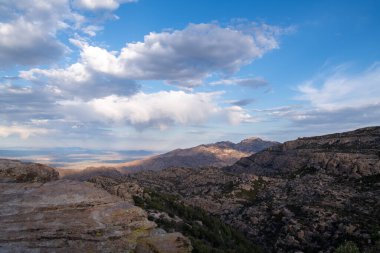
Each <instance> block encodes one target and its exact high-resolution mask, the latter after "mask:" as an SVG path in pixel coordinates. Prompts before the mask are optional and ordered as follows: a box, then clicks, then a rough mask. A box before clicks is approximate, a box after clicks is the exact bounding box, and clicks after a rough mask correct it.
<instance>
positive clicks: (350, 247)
mask: <svg viewBox="0 0 380 253" xmlns="http://www.w3.org/2000/svg"><path fill="white" fill-rule="evenodd" d="M334 253H359V248H358V247H357V246H356V244H355V243H354V242H351V241H348V242H345V243H343V244H342V245H340V246H339V247H338V248H337V249H336V250H335V252H334Z"/></svg>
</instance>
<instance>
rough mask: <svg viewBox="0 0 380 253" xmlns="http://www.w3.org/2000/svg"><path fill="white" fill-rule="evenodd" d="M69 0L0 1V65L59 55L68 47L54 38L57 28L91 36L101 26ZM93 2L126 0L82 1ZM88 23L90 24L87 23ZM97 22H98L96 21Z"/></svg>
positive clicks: (47, 59)
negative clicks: (80, 11)
mask: <svg viewBox="0 0 380 253" xmlns="http://www.w3.org/2000/svg"><path fill="white" fill-rule="evenodd" d="M70 2H71V1H70V0H38V1H30V0H17V1H13V0H3V1H0V67H1V68H11V67H13V66H14V65H16V66H17V65H27V66H31V65H38V64H45V63H50V62H53V61H54V60H57V59H59V57H60V56H62V55H63V54H64V53H65V52H67V51H69V49H68V48H67V47H66V46H65V45H64V44H63V43H62V41H60V40H59V38H57V34H58V32H59V31H75V32H81V33H82V34H85V35H88V36H95V35H96V32H97V31H99V30H101V29H102V27H101V26H99V25H94V24H93V22H91V20H90V19H91V18H87V17H85V16H83V15H81V14H79V13H77V12H75V11H74V10H73V9H71V6H70ZM82 2H85V3H87V4H91V3H93V5H94V6H100V5H101V4H103V5H104V6H106V5H110V4H113V5H114V6H115V8H113V9H116V8H117V7H118V6H119V4H121V3H123V2H129V1H110V0H108V1H107V0H106V1H104V0H102V1H82ZM88 23H90V24H88ZM97 23H99V22H97Z"/></svg>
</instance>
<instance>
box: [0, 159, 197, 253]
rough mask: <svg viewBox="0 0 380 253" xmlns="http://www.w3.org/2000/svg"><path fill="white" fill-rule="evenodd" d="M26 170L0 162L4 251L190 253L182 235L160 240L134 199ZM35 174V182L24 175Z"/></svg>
mask: <svg viewBox="0 0 380 253" xmlns="http://www.w3.org/2000/svg"><path fill="white" fill-rule="evenodd" d="M16 165H17V166H16ZM22 166H23V165H22V163H20V162H16V161H7V160H1V161H0V167H1V168H2V171H6V173H3V172H2V174H1V175H0V178H5V179H6V180H2V181H1V183H0V203H1V205H0V227H1V230H0V252H147V253H148V252H149V253H152V252H190V251H191V244H190V242H189V240H188V239H187V238H186V237H184V236H183V235H181V234H178V233H175V234H170V233H162V231H161V232H160V233H159V235H158V234H157V232H156V230H157V229H156V226H157V225H156V224H155V223H154V222H152V221H149V220H148V219H147V213H146V212H145V211H144V210H143V209H141V208H139V207H136V206H134V205H133V200H131V199H128V198H120V197H118V196H115V195H112V194H110V193H108V192H107V191H105V190H102V189H100V188H98V187H95V185H94V184H92V183H89V182H78V181H70V180H53V179H57V175H58V174H56V173H53V172H52V171H51V170H52V169H51V168H48V167H43V166H42V167H41V166H40V165H33V164H28V166H29V167H27V169H25V168H23V169H20V167H22ZM34 166H35V167H36V168H37V169H34ZM25 171H27V173H25ZM48 172H49V173H48ZM30 173H32V175H33V177H30V176H27V177H24V176H23V175H25V174H27V175H29V174H30ZM46 175H50V176H46ZM52 175H54V176H52ZM21 176H22V180H20V179H19V178H20V177H21ZM9 178H15V179H16V180H14V181H12V180H9ZM48 178H49V179H50V180H53V181H49V182H46V181H48ZM4 181H6V182H4ZM11 181H12V182H11ZM20 181H21V183H16V182H20ZM159 231H160V230H159ZM157 238H159V240H156V239H157ZM161 244H162V245H161ZM166 250H167V251H166Z"/></svg>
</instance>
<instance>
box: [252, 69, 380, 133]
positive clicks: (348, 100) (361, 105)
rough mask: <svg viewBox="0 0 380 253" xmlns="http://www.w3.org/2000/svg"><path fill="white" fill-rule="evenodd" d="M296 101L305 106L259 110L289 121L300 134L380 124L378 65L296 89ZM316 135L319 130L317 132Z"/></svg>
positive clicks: (336, 73)
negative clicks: (303, 102) (297, 93)
mask: <svg viewBox="0 0 380 253" xmlns="http://www.w3.org/2000/svg"><path fill="white" fill-rule="evenodd" d="M297 91H298V92H299V96H297V99H298V100H302V101H306V104H303V105H298V106H285V107H280V108H273V109H268V110H262V111H261V112H259V113H262V114H265V115H267V116H269V117H272V118H274V119H276V120H278V119H280V118H282V119H288V120H290V122H291V124H292V125H291V126H292V127H295V128H297V129H301V130H302V131H306V132H307V131H312V130H314V132H312V134H315V133H316V132H315V131H316V130H315V129H320V130H321V131H322V129H324V130H325V132H328V131H333V129H334V131H342V130H343V129H354V128H359V127H365V126H369V125H379V124H380V65H379V64H374V65H372V66H371V67H370V68H368V69H367V70H365V71H363V72H360V73H356V74H347V69H345V68H342V67H341V66H340V67H338V68H336V69H335V70H334V71H333V72H332V73H331V72H330V74H319V75H318V76H317V77H316V78H313V79H311V80H309V81H306V82H305V83H304V84H302V85H300V86H298V89H297ZM318 131H319V130H318Z"/></svg>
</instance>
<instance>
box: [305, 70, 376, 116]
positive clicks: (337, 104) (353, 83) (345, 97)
mask: <svg viewBox="0 0 380 253" xmlns="http://www.w3.org/2000/svg"><path fill="white" fill-rule="evenodd" d="M298 91H299V92H300V96H299V99H301V100H305V101H308V102H309V103H310V104H311V105H312V106H313V107H315V108H316V109H321V110H328V111H332V110H341V109H344V108H349V107H353V108H355V107H356V108H358V107H363V106H368V105H372V104H376V103H380V65H379V64H374V65H373V66H371V67H370V68H369V69H367V70H366V71H364V72H362V73H358V74H354V75H352V74H347V73H345V72H344V71H342V70H340V69H339V70H338V71H336V72H335V73H333V74H331V75H329V76H322V77H318V78H316V79H312V80H309V81H307V82H305V83H304V84H302V85H300V86H299V87H298Z"/></svg>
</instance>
